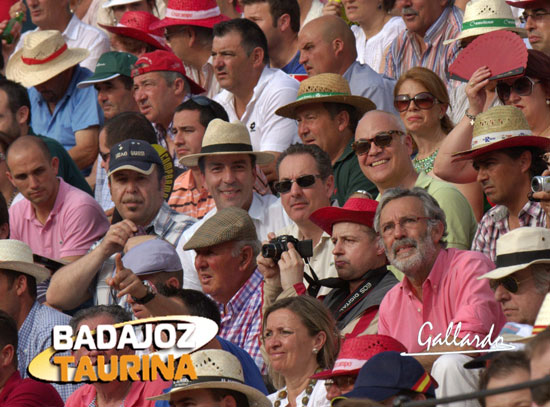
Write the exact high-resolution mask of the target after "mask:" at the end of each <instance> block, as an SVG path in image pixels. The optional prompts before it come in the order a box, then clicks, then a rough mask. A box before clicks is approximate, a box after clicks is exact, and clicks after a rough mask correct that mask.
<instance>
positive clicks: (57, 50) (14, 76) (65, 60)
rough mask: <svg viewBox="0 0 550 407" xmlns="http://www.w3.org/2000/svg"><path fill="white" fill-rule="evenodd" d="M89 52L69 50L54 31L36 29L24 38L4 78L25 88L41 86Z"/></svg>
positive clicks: (82, 58)
mask: <svg viewBox="0 0 550 407" xmlns="http://www.w3.org/2000/svg"><path fill="white" fill-rule="evenodd" d="M88 55H90V52H89V51H88V50H87V49H83V48H68V47H67V44H66V43H65V40H64V39H63V37H62V36H61V33H60V32H59V31H57V30H45V31H42V30H39V31H35V32H32V33H30V34H29V35H27V36H26V37H25V39H24V41H23V47H22V48H21V49H20V50H19V51H17V52H16V53H15V54H13V55H12V57H11V58H10V59H9V61H8V66H7V67H6V76H7V78H8V79H10V80H12V81H15V82H19V83H21V85H23V86H25V87H26V88H30V87H32V86H36V85H40V84H41V83H44V82H46V81H48V80H49V79H51V78H53V77H54V76H57V75H59V74H60V73H61V72H63V71H65V70H67V69H69V68H70V67H72V66H75V65H76V64H78V63H80V62H82V61H83V60H85V59H86V58H87V57H88Z"/></svg>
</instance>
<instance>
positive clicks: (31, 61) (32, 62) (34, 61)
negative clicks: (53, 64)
mask: <svg viewBox="0 0 550 407" xmlns="http://www.w3.org/2000/svg"><path fill="white" fill-rule="evenodd" d="M66 49H67V44H63V46H62V47H61V48H59V49H58V50H57V51H55V52H54V53H53V54H51V55H50V56H48V57H46V58H44V59H37V58H25V57H24V56H21V61H23V62H24V63H25V64H27V65H41V64H45V63H46V62H50V61H51V60H52V59H55V58H57V57H58V56H59V55H61V54H62V53H63V52H65V50H66Z"/></svg>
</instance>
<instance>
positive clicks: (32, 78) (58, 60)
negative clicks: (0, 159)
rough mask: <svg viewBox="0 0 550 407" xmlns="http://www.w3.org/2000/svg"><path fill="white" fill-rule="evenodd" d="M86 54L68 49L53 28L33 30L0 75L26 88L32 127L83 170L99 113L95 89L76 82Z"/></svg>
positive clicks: (91, 153) (92, 155)
mask: <svg viewBox="0 0 550 407" xmlns="http://www.w3.org/2000/svg"><path fill="white" fill-rule="evenodd" d="M88 54H89V51H88V50H86V49H82V48H68V47H67V44H66V43H65V41H64V40H63V37H62V36H61V33H60V32H59V31H53V30H48V31H42V30H38V31H36V32H33V33H31V34H29V35H27V36H26V37H25V39H24V44H23V48H22V49H21V50H19V51H17V52H16V53H15V54H13V56H12V57H11V58H10V60H9V62H8V66H7V68H6V76H7V77H8V79H11V80H13V81H15V82H20V83H21V84H22V85H23V86H25V87H27V88H29V98H30V100H31V110H32V117H31V125H32V128H33V130H34V131H35V132H37V133H38V134H41V135H43V136H47V137H51V138H54V139H56V140H57V141H59V142H60V143H61V144H62V145H63V147H65V149H66V150H68V152H69V154H70V156H71V158H72V159H73V160H74V162H75V163H76V165H77V166H78V168H80V169H81V170H84V169H88V172H89V167H90V166H91V165H92V164H93V163H94V161H95V160H96V158H97V139H98V135H99V126H100V125H101V124H102V123H103V114H102V112H101V109H100V107H99V105H98V103H97V94H96V92H95V90H94V89H93V88H87V89H78V88H77V87H76V85H77V83H79V82H80V81H82V80H84V79H86V78H87V77H89V76H90V74H91V73H90V71H89V70H87V69H86V68H82V67H80V66H79V65H78V64H79V63H80V62H82V61H83V60H84V58H86V56H87V55H88Z"/></svg>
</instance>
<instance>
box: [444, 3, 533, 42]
mask: <svg viewBox="0 0 550 407" xmlns="http://www.w3.org/2000/svg"><path fill="white" fill-rule="evenodd" d="M496 30H508V31H514V32H516V33H517V34H519V36H520V37H522V38H525V37H527V31H526V30H525V29H524V28H520V27H516V20H515V19H514V15H513V14H512V8H511V7H510V6H509V5H508V4H506V3H505V2H504V1H502V0H471V1H469V2H468V3H466V9H465V10H464V17H463V19H462V30H461V31H460V34H458V37H456V38H454V39H452V40H446V41H443V44H445V45H446V44H450V43H452V42H455V41H458V40H462V39H464V38H469V37H475V36H478V35H481V34H486V33H488V32H491V31H496Z"/></svg>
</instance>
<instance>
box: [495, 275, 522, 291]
mask: <svg viewBox="0 0 550 407" xmlns="http://www.w3.org/2000/svg"><path fill="white" fill-rule="evenodd" d="M489 285H490V286H491V289H492V290H493V291H496V290H497V288H498V286H499V285H502V286H503V287H504V288H505V289H506V290H507V291H509V292H511V293H512V294H515V293H517V292H518V290H519V280H518V279H517V278H515V277H512V276H507V277H504V278H499V279H498V280H490V281H489Z"/></svg>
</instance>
